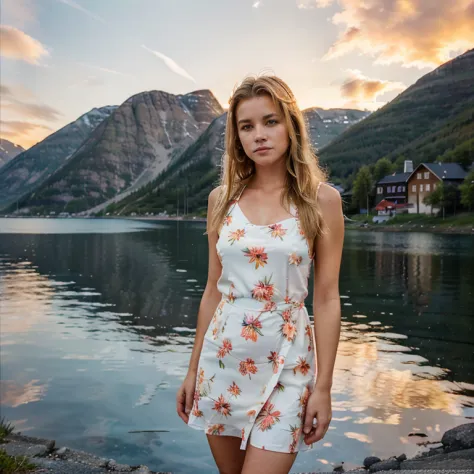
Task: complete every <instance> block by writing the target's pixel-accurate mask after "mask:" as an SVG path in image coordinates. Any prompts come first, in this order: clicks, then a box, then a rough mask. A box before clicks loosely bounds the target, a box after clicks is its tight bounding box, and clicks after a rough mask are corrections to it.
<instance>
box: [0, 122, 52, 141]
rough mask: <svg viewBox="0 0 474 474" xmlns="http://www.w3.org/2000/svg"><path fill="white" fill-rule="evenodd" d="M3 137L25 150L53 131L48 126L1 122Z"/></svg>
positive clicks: (0, 128)
mask: <svg viewBox="0 0 474 474" xmlns="http://www.w3.org/2000/svg"><path fill="white" fill-rule="evenodd" d="M0 130H1V133H0V135H1V137H2V138H6V139H8V140H10V141H12V142H14V143H17V144H18V145H21V146H22V147H23V148H29V147H31V146H33V145H35V144H36V143H38V142H40V141H41V140H44V139H45V138H46V137H47V136H48V135H50V134H51V132H52V131H53V130H52V129H51V128H50V127H48V126H47V125H43V124H40V123H32V122H23V121H17V120H10V121H8V120H1V121H0Z"/></svg>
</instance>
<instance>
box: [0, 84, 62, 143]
mask: <svg viewBox="0 0 474 474" xmlns="http://www.w3.org/2000/svg"><path fill="white" fill-rule="evenodd" d="M0 96H1V102H0V105H1V109H0V110H1V113H2V118H3V120H2V121H1V122H0V123H1V127H0V136H2V137H3V138H6V139H8V140H11V141H13V142H14V143H18V144H19V145H21V146H23V147H24V148H29V147H30V146H32V145H34V144H36V143H38V142H39V141H41V140H43V139H44V138H45V137H47V136H48V135H50V133H51V131H52V130H53V129H52V128H51V127H50V126H49V123H48V122H54V121H57V120H58V119H59V118H60V117H61V116H62V114H61V112H59V111H58V110H56V109H54V108H53V107H50V106H49V105H46V104H40V103H35V102H33V101H34V99H35V97H34V95H33V94H32V93H31V91H29V90H28V89H26V88H24V87H21V86H10V85H5V84H1V85H0ZM25 99H26V100H25ZM29 120H31V121H29ZM42 121H44V122H46V123H41V122H42Z"/></svg>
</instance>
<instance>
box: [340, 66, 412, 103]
mask: <svg viewBox="0 0 474 474" xmlns="http://www.w3.org/2000/svg"><path fill="white" fill-rule="evenodd" d="M349 72H350V73H351V77H350V78H348V79H346V80H345V81H344V82H343V84H342V85H341V94H342V96H343V97H345V98H347V99H350V100H351V101H352V102H354V103H360V102H362V103H363V102H366V101H374V102H375V101H376V100H377V97H378V96H380V95H383V94H385V93H386V92H390V91H395V90H404V89H405V88H406V86H405V85H404V84H402V83H401V82H392V81H385V80H382V79H371V78H368V77H366V76H364V75H363V74H362V73H361V72H360V71H357V70H350V71H349Z"/></svg>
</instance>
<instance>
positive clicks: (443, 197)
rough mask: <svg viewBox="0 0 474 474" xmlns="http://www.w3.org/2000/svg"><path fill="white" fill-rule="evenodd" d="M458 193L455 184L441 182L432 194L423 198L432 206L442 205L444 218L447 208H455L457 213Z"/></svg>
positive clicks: (425, 202) (424, 201)
mask: <svg viewBox="0 0 474 474" xmlns="http://www.w3.org/2000/svg"><path fill="white" fill-rule="evenodd" d="M457 193H458V190H457V188H456V186H455V185H454V184H445V183H443V182H441V183H439V184H438V185H437V186H436V189H435V190H434V191H433V192H432V193H431V194H428V196H426V197H425V198H424V199H423V203H424V204H426V205H428V206H431V207H440V208H441V209H442V211H443V218H444V214H445V210H446V208H448V209H451V208H453V210H454V213H456V203H457V198H458V196H457Z"/></svg>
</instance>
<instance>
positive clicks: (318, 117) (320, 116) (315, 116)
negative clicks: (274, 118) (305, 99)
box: [303, 107, 370, 151]
mask: <svg viewBox="0 0 474 474" xmlns="http://www.w3.org/2000/svg"><path fill="white" fill-rule="evenodd" d="M303 115H304V116H305V119H306V122H307V126H308V131H309V134H310V136H311V144H312V145H313V148H314V149H315V150H316V151H318V150H320V149H321V148H324V147H325V146H326V145H328V144H329V143H330V142H331V141H332V140H334V139H335V138H336V137H337V136H339V135H340V134H341V133H342V132H344V131H345V130H346V129H348V128H349V127H351V126H352V125H354V124H356V123H357V122H360V121H361V120H363V119H364V118H366V117H368V116H369V115H370V112H368V111H362V110H355V109H322V108H320V107H313V108H310V109H305V110H304V111H303Z"/></svg>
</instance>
